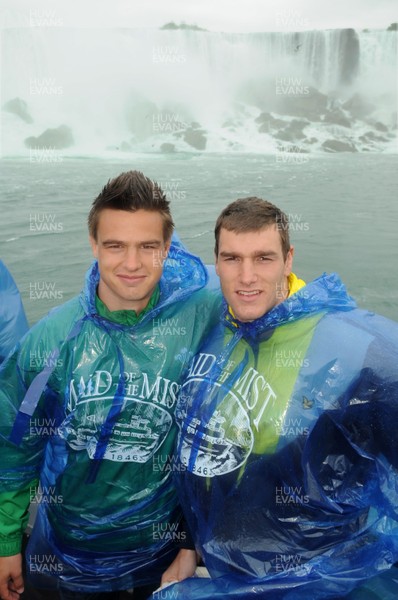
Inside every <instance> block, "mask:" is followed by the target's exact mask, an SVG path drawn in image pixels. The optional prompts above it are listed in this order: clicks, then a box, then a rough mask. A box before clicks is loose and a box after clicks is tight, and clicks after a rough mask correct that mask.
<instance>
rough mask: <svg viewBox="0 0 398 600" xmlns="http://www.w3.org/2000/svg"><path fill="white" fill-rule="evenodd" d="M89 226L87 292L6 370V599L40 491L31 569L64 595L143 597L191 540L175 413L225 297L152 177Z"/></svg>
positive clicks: (129, 181)
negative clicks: (177, 472) (176, 462)
mask: <svg viewBox="0 0 398 600" xmlns="http://www.w3.org/2000/svg"><path fill="white" fill-rule="evenodd" d="M88 225H89V233H90V243H91V246H92V249H93V253H94V256H95V258H96V261H95V262H94V264H93V266H92V267H91V268H90V270H89V271H88V273H87V277H86V285H85V288H84V290H83V292H82V293H81V295H80V296H79V297H76V298H73V299H72V300H70V301H69V302H67V303H65V304H64V305H62V306H61V307H59V308H57V309H56V310H54V311H52V312H51V313H50V314H49V315H48V316H47V317H46V318H44V319H43V320H42V321H40V322H39V323H38V324H37V325H36V326H35V327H33V328H32V330H31V331H30V332H29V333H28V335H27V336H26V337H25V338H24V340H23V342H22V344H21V345H20V346H17V347H16V349H15V351H14V353H13V354H12V355H11V356H10V357H9V359H8V361H7V362H6V363H5V365H4V368H3V369H2V371H1V375H0V405H1V412H0V447H1V456H2V462H1V467H0V554H1V556H2V558H1V559H0V595H1V598H2V599H3V600H16V599H17V598H18V597H19V594H20V593H21V591H22V589H23V580H22V570H21V555H20V551H21V538H22V532H23V530H24V527H25V525H26V514H27V509H28V505H29V500H30V499H32V497H34V498H37V495H36V486H37V483H39V485H40V487H39V492H38V493H39V495H40V503H39V508H38V515H37V519H36V522H35V526H34V529H33V533H32V535H31V537H30V540H29V545H28V548H27V553H26V557H27V566H26V569H27V574H28V578H29V580H30V581H31V582H32V584H33V585H34V586H35V587H37V588H40V587H42V588H56V589H57V590H58V591H59V593H60V596H61V598H62V599H63V600H64V599H65V600H66V599H69V598H75V599H90V598H92V599H95V600H98V599H102V598H104V599H105V598H117V591H118V590H128V589H131V588H134V600H137V598H146V597H147V596H148V595H149V593H150V591H151V590H153V589H154V588H156V587H157V585H158V583H159V580H160V576H161V573H162V572H163V571H164V569H165V568H166V567H167V566H168V564H169V563H170V562H171V560H172V559H173V558H174V556H175V555H176V552H177V550H176V543H175V542H176V539H177V540H178V535H182V534H183V532H182V534H179V533H178V530H177V524H178V521H179V518H180V511H179V506H178V503H177V498H176V493H175V489H174V486H173V484H172V471H173V462H172V448H173V443H174V440H175V434H176V426H175V424H174V418H173V417H174V409H175V405H176V399H177V393H178V390H179V387H180V380H181V377H182V375H183V373H184V372H185V370H186V367H187V364H188V362H189V360H190V358H191V357H192V355H193V353H194V352H195V351H196V350H197V349H198V347H199V345H200V344H201V342H202V341H203V339H204V337H205V336H206V335H207V334H208V332H209V331H210V329H211V327H212V326H213V325H214V322H215V318H216V315H217V312H218V308H217V305H218V300H217V296H214V295H212V294H210V293H209V292H208V291H204V290H203V288H204V286H205V285H206V282H207V273H206V270H205V268H204V266H203V265H202V263H201V261H200V260H199V259H198V258H197V257H195V256H193V255H191V254H189V253H188V252H187V251H186V250H185V249H184V247H183V246H182V245H181V244H180V243H179V242H174V241H173V240H172V232H173V221H172V218H171V215H170V210H169V203H168V201H167V200H166V198H165V195H164V193H163V192H162V190H161V188H160V187H159V186H158V185H157V184H156V183H154V182H152V181H151V180H150V179H148V178H147V177H145V176H144V175H143V174H142V173H139V172H137V171H130V172H127V173H122V174H121V175H119V176H118V177H116V178H115V179H113V180H111V181H109V182H108V184H107V185H106V186H105V187H104V189H103V190H102V192H101V193H100V194H99V196H98V197H97V198H96V200H95V201H94V203H93V205H92V208H91V211H90V214H89V219H88ZM32 490H33V493H32ZM182 552H183V551H182Z"/></svg>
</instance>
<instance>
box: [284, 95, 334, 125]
mask: <svg viewBox="0 0 398 600" xmlns="http://www.w3.org/2000/svg"><path fill="white" fill-rule="evenodd" d="M305 91H306V92H308V93H303V94H297V95H295V94H286V95H281V96H279V108H278V110H277V112H278V113H279V114H284V115H292V116H295V117H306V118H307V119H309V120H310V121H319V120H320V119H321V116H322V115H323V114H324V113H325V112H326V109H327V104H328V97H327V96H325V94H322V93H321V92H318V90H317V89H315V88H312V87H306V88H305Z"/></svg>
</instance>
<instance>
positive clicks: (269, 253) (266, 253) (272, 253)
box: [219, 250, 278, 258]
mask: <svg viewBox="0 0 398 600" xmlns="http://www.w3.org/2000/svg"><path fill="white" fill-rule="evenodd" d="M219 255H220V256H223V257H224V258H226V257H229V256H242V254H241V253H240V252H232V251H231V252H229V251H228V250H221V251H220V253H219ZM250 256H252V257H254V258H256V257H257V256H278V253H277V252H275V250H258V251H256V252H253V253H252V254H251V255H250Z"/></svg>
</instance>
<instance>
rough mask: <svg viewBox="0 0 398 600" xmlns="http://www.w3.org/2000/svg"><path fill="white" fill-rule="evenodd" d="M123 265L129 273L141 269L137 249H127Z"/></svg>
mask: <svg viewBox="0 0 398 600" xmlns="http://www.w3.org/2000/svg"><path fill="white" fill-rule="evenodd" d="M125 265H126V267H127V268H128V269H129V270H130V271H137V270H138V269H140V268H141V267H142V260H141V254H140V250H139V248H134V247H132V248H128V249H127V253H126V257H125Z"/></svg>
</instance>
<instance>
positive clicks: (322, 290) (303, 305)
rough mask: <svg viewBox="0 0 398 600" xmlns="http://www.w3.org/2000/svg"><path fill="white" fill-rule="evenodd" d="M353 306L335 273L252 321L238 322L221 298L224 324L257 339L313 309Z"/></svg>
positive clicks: (243, 335)
mask: <svg viewBox="0 0 398 600" xmlns="http://www.w3.org/2000/svg"><path fill="white" fill-rule="evenodd" d="M354 308H356V302H355V300H354V299H353V298H351V296H349V295H348V293H347V290H346V287H345V285H344V284H343V282H342V281H341V279H340V277H339V276H338V275H337V274H336V273H331V274H329V275H328V274H326V273H324V274H323V275H321V276H320V277H318V278H317V279H314V281H312V282H311V283H309V284H308V285H306V286H304V287H302V288H301V289H300V290H299V291H298V292H296V293H295V294H293V295H291V296H289V297H288V298H286V300H285V301H284V302H282V303H281V304H278V305H277V306H275V307H274V308H273V309H272V310H270V311H269V312H268V313H266V314H265V315H264V316H263V317H260V318H259V319H256V320H255V321H252V322H250V323H242V322H241V321H239V320H238V319H234V318H233V317H232V316H231V314H230V312H229V311H228V305H227V303H226V302H225V301H224V306H223V317H224V324H225V325H226V326H227V327H228V328H230V329H232V330H233V331H236V328H237V327H238V328H239V329H240V332H241V336H242V337H246V338H251V339H258V338H261V337H262V335H263V334H264V333H266V332H267V331H269V330H270V329H274V328H275V327H279V326H281V325H284V324H286V323H291V322H293V321H297V320H299V319H302V318H303V317H307V316H309V315H313V314H315V313H317V312H331V311H336V310H337V311H349V310H352V309H354Z"/></svg>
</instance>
